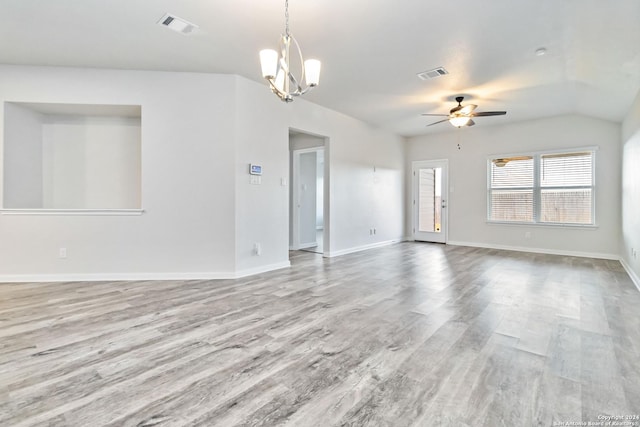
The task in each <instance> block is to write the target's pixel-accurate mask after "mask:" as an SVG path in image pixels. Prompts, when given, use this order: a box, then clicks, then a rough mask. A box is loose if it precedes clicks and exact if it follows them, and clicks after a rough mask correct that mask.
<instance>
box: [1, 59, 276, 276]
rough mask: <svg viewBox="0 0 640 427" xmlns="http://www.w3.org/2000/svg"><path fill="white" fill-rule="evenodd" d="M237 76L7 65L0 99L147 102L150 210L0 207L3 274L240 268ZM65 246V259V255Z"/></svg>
mask: <svg viewBox="0 0 640 427" xmlns="http://www.w3.org/2000/svg"><path fill="white" fill-rule="evenodd" d="M235 82H236V79H235V77H233V76H228V75H207V74H196V73H163V72H144V71H114V70H94V69H91V70H89V69H72V68H55V67H22V66H0V102H3V101H16V102H44V103H67V104H116V105H141V106H142V114H143V117H142V159H143V162H142V188H143V193H142V207H143V208H144V210H145V213H144V214H142V215H139V216H102V215H101V216H60V215H57V216H55V215H6V214H2V215H0V278H1V279H2V280H5V281H6V280H26V279H47V278H53V279H63V280H64V279H67V278H71V277H77V278H82V279H87V278H92V277H93V278H136V277H144V278H153V277H156V278H169V277H217V276H227V277H228V276H229V275H230V274H233V272H234V271H235V257H234V251H233V247H234V245H235V215H234V208H233V206H234V200H235V191H234V186H235V182H234V181H233V179H230V177H233V176H234V171H235V170H236V168H235V165H234V158H235V146H234V131H235V123H234V115H233V113H232V112H233V110H234V105H235ZM159 88H161V90H160V89H159ZM230 111H231V112H230ZM3 115H4V112H3V111H2V112H0V117H2V116H3ZM3 133H4V132H1V131H0V134H3ZM283 144H286V142H285V143H283ZM60 247H66V248H67V252H68V258H67V259H59V258H58V250H59V248H60Z"/></svg>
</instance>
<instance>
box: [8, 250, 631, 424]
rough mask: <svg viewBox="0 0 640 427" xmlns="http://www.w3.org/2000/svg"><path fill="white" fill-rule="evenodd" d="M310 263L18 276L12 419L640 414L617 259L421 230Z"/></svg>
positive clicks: (519, 420)
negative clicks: (448, 242)
mask: <svg viewBox="0 0 640 427" xmlns="http://www.w3.org/2000/svg"><path fill="white" fill-rule="evenodd" d="M292 262H293V267H292V268H290V269H285V270H280V271H276V272H271V273H268V274H262V275H259V276H253V277H249V278H246V279H242V280H221V281H167V282H150V281H149V282H100V283H49V284H1V285H0V340H1V341H0V425H1V426H15V427H18V426H79V427H87V426H137V427H145V426H147V427H148V426H160V427H165V426H218V425H219V426H234V425H243V426H244V425H252V426H276V425H287V426H334V425H336V426H339V425H348V426H365V425H367V426H394V427H397V426H483V425H484V426H491V427H494V426H552V425H554V422H555V423H567V422H571V421H573V422H577V421H585V422H588V421H591V422H595V421H598V416H612V415H613V416H627V415H630V416H633V415H636V414H640V292H638V290H637V289H636V288H635V287H634V286H633V283H632V282H631V280H630V279H629V277H628V276H627V275H626V274H625V272H624V270H623V269H622V267H621V266H620V264H619V263H618V262H615V261H604V260H594V259H587V258H573V257H566V256H549V255H539V254H528V253H516V252H507V251H497V250H488V249H477V248H467V247H455V246H444V245H437V244H421V243H402V244H397V245H393V246H389V247H384V248H380V249H374V250H369V251H366V252H360V253H357V254H351V255H345V256H341V257H337V258H333V259H323V258H322V257H321V256H319V255H317V254H312V253H306V252H296V253H292ZM556 425H559V424H556ZM628 425H640V423H636V424H628Z"/></svg>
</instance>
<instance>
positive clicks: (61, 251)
mask: <svg viewBox="0 0 640 427" xmlns="http://www.w3.org/2000/svg"><path fill="white" fill-rule="evenodd" d="M66 257H67V248H60V249H58V258H60V259H65V258H66Z"/></svg>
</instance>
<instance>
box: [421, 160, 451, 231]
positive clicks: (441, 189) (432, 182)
mask: <svg viewBox="0 0 640 427" xmlns="http://www.w3.org/2000/svg"><path fill="white" fill-rule="evenodd" d="M447 166H448V161H447V160H433V161H421V162H413V238H414V240H420V241H424V242H437V243H446V242H447V217H448V215H447V199H448V197H447V196H448V194H449V191H448V167H447Z"/></svg>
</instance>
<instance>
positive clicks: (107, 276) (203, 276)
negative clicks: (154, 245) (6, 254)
mask: <svg viewBox="0 0 640 427" xmlns="http://www.w3.org/2000/svg"><path fill="white" fill-rule="evenodd" d="M290 266H291V263H290V262H289V261H285V262H281V263H276V264H270V265H263V266H260V267H255V268H250V269H246V270H239V271H235V272H206V271H203V272H198V273H104V274H101V273H91V274H3V275H0V283H26V282H115V281H140V280H221V279H240V278H242V277H247V276H251V275H254V274H260V273H266V272H268V271H273V270H279V269H282V268H288V267H290Z"/></svg>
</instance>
